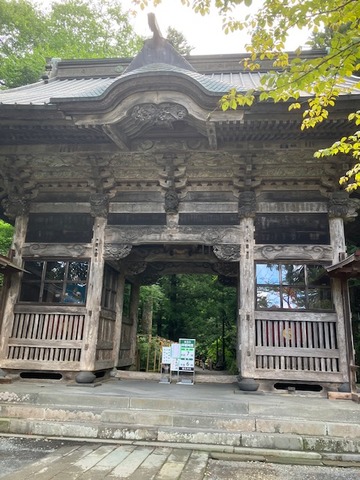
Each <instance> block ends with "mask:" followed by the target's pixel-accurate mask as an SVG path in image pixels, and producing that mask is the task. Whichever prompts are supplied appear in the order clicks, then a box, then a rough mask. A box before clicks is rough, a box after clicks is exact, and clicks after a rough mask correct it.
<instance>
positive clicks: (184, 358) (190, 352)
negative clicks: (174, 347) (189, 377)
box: [179, 338, 195, 372]
mask: <svg viewBox="0 0 360 480" xmlns="http://www.w3.org/2000/svg"><path fill="white" fill-rule="evenodd" d="M179 346H180V358H179V371H182V372H194V370H195V340H194V339H193V338H180V339H179Z"/></svg>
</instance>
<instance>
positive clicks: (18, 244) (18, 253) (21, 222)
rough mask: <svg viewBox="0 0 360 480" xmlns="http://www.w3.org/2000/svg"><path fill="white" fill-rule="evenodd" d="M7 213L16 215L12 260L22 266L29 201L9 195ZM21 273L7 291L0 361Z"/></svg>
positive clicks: (4, 353) (5, 354) (13, 279)
mask: <svg viewBox="0 0 360 480" xmlns="http://www.w3.org/2000/svg"><path fill="white" fill-rule="evenodd" d="M5 213H6V215H8V216H9V218H13V217H15V230H14V238H13V242H12V246H11V249H12V251H13V257H12V262H13V263H14V264H15V265H17V266H18V267H22V263H23V259H22V249H23V246H24V243H25V238H26V230H27V225H28V219H29V216H28V203H27V202H26V200H24V199H23V198H21V197H18V196H12V197H9V199H8V201H7V204H6V211H5ZM21 278H22V274H21V273H16V274H13V275H11V281H10V285H9V288H8V290H7V292H6V293H5V297H4V298H5V301H4V309H3V312H4V314H3V321H2V325H1V339H0V362H1V361H2V360H5V359H6V357H7V345H8V340H9V337H10V336H11V331H12V326H13V320H14V306H15V304H16V302H17V299H18V296H19V293H20V286H21ZM0 367H1V363H0Z"/></svg>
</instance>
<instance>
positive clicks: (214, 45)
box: [121, 0, 307, 55]
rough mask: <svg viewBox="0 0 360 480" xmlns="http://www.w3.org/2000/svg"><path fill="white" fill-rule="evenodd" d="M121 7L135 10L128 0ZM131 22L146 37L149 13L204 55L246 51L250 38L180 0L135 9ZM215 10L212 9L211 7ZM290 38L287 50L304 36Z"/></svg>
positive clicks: (243, 9)
mask: <svg viewBox="0 0 360 480" xmlns="http://www.w3.org/2000/svg"><path fill="white" fill-rule="evenodd" d="M121 4H122V5H123V6H124V8H130V9H134V5H133V4H132V2H131V0H121ZM261 4H262V0H253V6H252V7H251V9H252V10H250V9H249V8H247V7H245V6H244V5H242V6H241V7H238V9H237V15H238V16H239V17H238V18H241V17H244V16H245V15H247V14H248V13H250V12H251V11H254V9H255V8H259V6H260V5H261ZM136 12H137V14H136V17H135V18H134V21H133V24H134V26H135V29H136V32H137V33H138V34H140V35H143V36H146V37H149V36H151V32H150V30H149V27H148V23H147V14H148V12H153V13H155V15H156V19H157V22H158V25H159V27H160V30H161V33H162V34H163V35H164V36H166V30H167V29H168V27H173V28H176V30H178V31H180V32H182V33H183V34H184V36H185V38H186V39H187V42H188V44H189V45H191V46H192V47H194V49H193V50H192V52H191V54H192V55H206V54H215V53H216V54H217V53H220V54H221V53H241V52H244V51H245V44H246V43H247V42H248V41H249V38H248V37H246V35H245V33H244V32H236V33H232V34H228V35H226V34H225V33H224V32H223V30H222V21H221V19H220V17H219V16H218V15H216V13H214V14H211V15H206V16H204V17H203V16H201V15H199V14H196V13H194V12H193V10H192V9H191V8H188V7H184V6H183V5H182V4H181V0H162V2H161V4H160V5H158V6H157V7H153V6H151V7H149V8H147V9H146V10H144V11H141V10H140V9H136ZM214 12H215V9H214ZM291 37H292V38H291V40H290V41H289V42H288V44H287V45H286V47H287V49H288V50H295V49H296V48H297V47H299V45H304V43H305V42H306V40H307V38H306V35H305V34H301V33H299V32H296V33H295V32H294V34H293V35H291Z"/></svg>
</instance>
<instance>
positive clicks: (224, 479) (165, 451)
mask: <svg viewBox="0 0 360 480" xmlns="http://www.w3.org/2000/svg"><path fill="white" fill-rule="evenodd" d="M2 440H4V438H3V439H2ZM0 454H1V447H0ZM0 458H1V457H0ZM234 460H235V457H233V458H231V457H226V456H223V457H222V458H221V456H220V458H217V456H216V454H215V455H212V454H211V453H210V452H208V451H202V450H193V449H190V448H185V447H182V448H179V446H176V447H175V448H174V446H173V445H168V446H162V447H159V446H155V445H151V444H146V445H143V446H135V445H132V444H125V445H124V444H116V443H98V442H95V443H94V442H87V443H85V442H79V443H76V442H71V443H69V444H67V442H64V445H63V446H60V447H59V448H56V449H55V450H54V451H53V452H52V453H50V454H49V455H47V456H45V457H43V458H41V459H40V460H37V461H35V462H34V463H31V464H28V465H25V466H23V467H22V468H20V469H18V468H15V469H13V470H12V471H11V472H10V473H8V474H5V475H3V474H2V473H1V471H0V478H1V479H2V480H28V479H32V478H34V479H36V480H73V479H78V480H102V479H105V478H106V479H109V480H110V479H116V478H127V479H130V480H152V479H154V480H220V479H221V480H237V479H238V480H250V479H252V480H257V479H259V480H260V479H267V480H275V479H276V480H289V479H291V480H306V479H309V480H310V479H311V480H314V479H318V480H320V479H323V480H325V479H326V480H328V479H329V478H331V479H332V480H358V479H359V478H360V469H359V468H355V467H354V466H352V465H350V464H347V465H346V467H347V468H339V467H334V466H333V465H330V466H328V465H327V464H326V462H325V464H324V463H322V462H321V461H320V458H317V457H316V455H312V456H308V458H307V459H305V458H304V459H303V463H305V465H298V464H297V463H296V462H295V464H294V463H291V458H290V457H287V456H286V455H285V456H281V455H279V456H278V457H277V458H275V457H272V461H271V459H270V458H268V459H267V458H266V456H265V457H263V458H261V456H259V457H258V459H257V460H254V458H252V461H251V462H244V460H246V458H245V456H244V455H243V457H242V458H241V459H240V458H238V459H237V460H238V461H234ZM274 460H275V461H277V462H278V464H276V463H275V462H274ZM324 465H325V466H324Z"/></svg>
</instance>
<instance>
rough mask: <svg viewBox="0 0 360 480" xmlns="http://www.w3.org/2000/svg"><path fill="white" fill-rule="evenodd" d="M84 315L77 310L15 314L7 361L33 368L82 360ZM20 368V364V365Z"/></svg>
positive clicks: (43, 367)
mask: <svg viewBox="0 0 360 480" xmlns="http://www.w3.org/2000/svg"><path fill="white" fill-rule="evenodd" d="M84 322H85V315H84V314H78V313H76V314H75V313H35V312H24V311H21V312H17V313H15V314H14V322H13V327H12V332H11V335H10V338H9V340H8V349H7V360H10V361H11V360H12V361H15V362H16V363H18V364H19V366H20V365H21V366H22V367H23V366H24V363H23V362H24V361H26V362H30V363H28V366H30V364H31V368H35V367H36V368H39V369H42V370H44V369H46V368H54V365H55V364H56V365H57V366H59V365H60V364H62V363H65V362H66V363H67V364H68V367H69V366H71V365H73V364H74V362H75V363H77V362H80V356H81V348H82V344H83V336H84ZM20 368H21V367H20Z"/></svg>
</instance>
